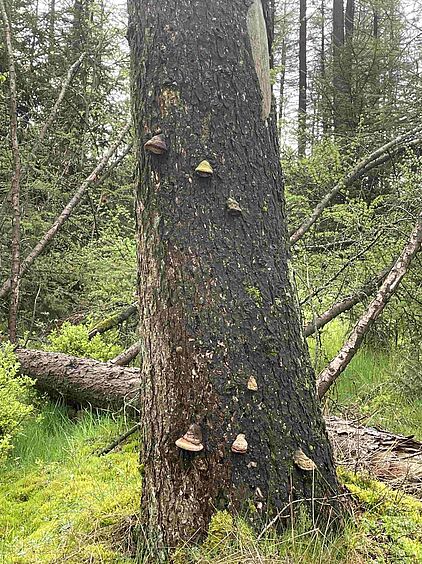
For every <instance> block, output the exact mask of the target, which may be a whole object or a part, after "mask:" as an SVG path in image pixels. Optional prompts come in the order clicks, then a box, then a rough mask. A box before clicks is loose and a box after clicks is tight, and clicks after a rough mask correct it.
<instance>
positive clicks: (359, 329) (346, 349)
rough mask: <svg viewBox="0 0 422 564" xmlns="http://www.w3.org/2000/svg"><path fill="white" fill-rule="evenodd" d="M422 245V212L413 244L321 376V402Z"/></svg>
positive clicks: (402, 255) (402, 254) (412, 238)
mask: <svg viewBox="0 0 422 564" xmlns="http://www.w3.org/2000/svg"><path fill="white" fill-rule="evenodd" d="M421 244H422V212H421V213H420V214H419V217H418V220H417V222H416V225H415V227H414V229H413V231H412V233H411V235H410V237H409V241H408V242H407V244H406V246H405V247H404V249H403V251H402V253H401V254H400V256H399V258H398V259H397V261H396V263H395V264H394V266H393V267H392V268H391V270H390V272H389V273H388V275H387V276H386V278H385V280H384V282H383V283H382V285H381V287H380V289H379V290H378V292H377V295H376V296H375V298H374V299H373V300H372V301H371V303H370V304H369V306H368V307H367V309H366V311H365V312H364V314H363V315H362V317H361V318H360V319H359V320H358V322H357V323H356V325H355V326H354V328H353V330H352V332H351V334H350V336H349V338H348V339H347V341H346V342H345V343H344V345H343V347H342V348H341V349H340V351H339V352H338V354H337V355H336V356H335V357H334V358H333V360H332V361H331V362H330V363H329V364H328V365H327V366H326V368H324V370H323V371H322V372H321V374H320V375H319V377H318V381H317V390H318V397H319V398H320V399H321V398H322V397H323V396H324V395H325V394H326V393H327V391H328V390H329V388H330V387H331V386H332V385H333V384H334V382H335V381H336V379H337V378H338V377H339V376H340V374H341V373H342V372H343V371H344V370H345V369H346V367H347V366H348V364H349V363H350V361H351V360H352V358H353V357H354V356H355V354H356V352H357V350H358V349H359V347H360V345H361V343H362V341H363V339H364V337H365V335H366V333H367V332H368V331H369V329H370V328H371V327H372V325H373V324H374V323H375V321H376V320H377V319H378V317H379V316H380V315H381V313H382V311H383V310H384V308H385V306H386V305H387V303H388V302H389V300H390V298H391V296H392V295H393V294H394V293H395V292H396V291H397V288H398V287H399V284H400V282H401V280H402V278H403V276H405V274H406V272H407V271H408V269H409V266H410V263H411V262H412V259H413V258H414V256H415V255H416V253H417V252H418V251H419V250H420V248H421Z"/></svg>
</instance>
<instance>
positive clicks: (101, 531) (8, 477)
mask: <svg viewBox="0 0 422 564" xmlns="http://www.w3.org/2000/svg"><path fill="white" fill-rule="evenodd" d="M129 424H130V423H129ZM125 426H126V424H125V422H124V421H123V420H121V419H119V420H117V421H113V420H112V419H111V418H110V417H105V416H102V417H97V416H95V415H93V414H91V413H89V412H83V414H82V417H80V418H79V420H78V422H76V423H75V422H72V421H70V420H69V418H68V417H67V415H66V411H65V410H64V409H63V408H59V407H52V406H49V405H46V406H45V407H44V409H43V411H42V419H41V421H40V422H38V423H36V422H31V423H30V424H29V425H28V426H27V427H26V428H25V430H24V433H23V434H22V436H21V437H20V438H19V440H18V443H17V445H16V451H15V455H17V456H16V458H15V460H14V461H11V463H9V464H8V466H7V467H4V468H3V469H2V470H1V471H0V507H1V508H2V511H1V512H0V553H1V555H2V557H3V559H4V560H2V559H1V557H0V561H1V562H7V563H8V564H53V563H56V562H69V563H70V564H85V563H86V564H88V563H98V564H99V563H102V564H124V563H127V564H128V563H130V562H133V560H132V558H130V556H129V555H128V551H127V548H128V543H129V536H130V528H131V526H132V523H133V521H134V517H133V515H134V514H135V513H136V512H137V511H138V508H139V499H140V478H139V473H138V454H137V452H136V450H137V449H136V446H137V445H136V441H135V440H132V442H130V443H127V444H125V445H124V446H123V447H121V449H120V450H117V451H115V452H113V453H111V454H109V455H107V456H103V457H98V456H97V455H95V454H93V453H94V452H95V451H96V450H97V449H99V448H102V447H104V446H105V445H107V444H108V443H109V442H111V441H112V440H113V438H114V437H115V436H116V435H118V434H119V433H121V432H122V431H123V430H124V428H125ZM52 445H54V446H53V447H52ZM12 462H13V464H12Z"/></svg>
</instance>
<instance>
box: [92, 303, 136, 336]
mask: <svg viewBox="0 0 422 564" xmlns="http://www.w3.org/2000/svg"><path fill="white" fill-rule="evenodd" d="M137 311H138V304H137V302H134V303H133V304H130V306H129V307H127V308H125V309H124V310H123V311H121V312H120V313H116V314H115V315H112V316H111V317H108V318H107V319H103V320H102V321H100V322H99V323H97V325H96V326H95V327H94V329H92V330H91V331H90V332H89V333H88V338H89V339H93V338H94V337H95V335H101V334H102V333H105V332H106V331H110V330H111V329H113V328H114V327H117V326H118V325H121V324H122V323H124V322H125V321H127V320H128V319H129V318H130V317H132V315H135V314H136V313H137Z"/></svg>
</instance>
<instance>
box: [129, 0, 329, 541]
mask: <svg viewBox="0 0 422 564" xmlns="http://www.w3.org/2000/svg"><path fill="white" fill-rule="evenodd" d="M129 12H130V22H129V34H128V35H129V43H130V46H131V58H132V77H133V82H132V94H133V116H134V125H135V131H136V136H137V138H138V143H139V149H138V151H137V154H138V157H139V162H138V187H137V204H136V207H137V228H138V238H139V240H138V243H139V245H138V248H139V252H138V257H139V296H141V297H142V303H141V304H140V305H141V314H140V317H141V322H140V334H141V336H142V339H143V349H144V350H143V354H142V379H141V382H142V383H141V412H142V417H143V422H144V425H143V429H142V441H141V443H142V452H141V460H142V464H143V467H144V478H143V489H142V510H141V515H142V520H143V525H144V527H143V530H144V532H145V538H146V539H147V540H148V541H149V542H150V543H153V544H154V546H155V547H161V548H162V547H171V546H174V545H175V544H177V543H179V542H182V541H187V540H189V539H191V538H193V537H195V536H196V535H198V534H201V533H203V532H204V531H205V529H206V527H207V524H208V522H209V520H210V517H211V516H212V514H213V512H214V511H215V510H216V509H217V508H228V509H229V510H230V511H233V512H235V511H242V510H243V509H245V508H249V509H250V508H251V507H256V512H255V513H253V515H254V518H256V521H259V520H260V518H261V515H262V517H263V518H265V519H267V518H268V517H270V516H271V515H274V514H276V513H277V511H278V510H279V509H280V508H281V507H282V506H283V504H285V503H286V502H287V501H288V500H289V498H290V499H291V497H292V496H293V497H294V498H298V499H299V498H300V499H305V498H312V497H314V496H315V497H317V498H324V499H326V500H327V503H331V502H332V503H335V502H334V501H333V500H331V501H328V498H329V497H330V495H331V494H335V493H336V491H337V485H336V478H335V475H334V469H333V464H332V457H331V452H330V447H329V443H328V441H327V437H326V433H325V429H324V424H323V420H322V417H321V413H320V410H319V406H318V404H317V401H316V397H315V391H314V376H313V373H312V369H311V366H310V362H309V357H308V352H307V349H306V346H305V343H304V342H303V340H302V337H301V327H300V320H299V313H298V308H297V305H296V302H295V299H294V293H293V289H292V285H291V283H290V278H289V273H288V236H287V231H286V224H287V221H286V214H285V204H284V198H283V193H282V191H281V187H282V185H283V183H282V174H281V169H280V164H279V155H278V147H277V142H276V136H275V124H274V123H273V119H272V115H271V113H270V109H271V86H270V80H269V59H270V55H269V52H268V45H269V43H270V44H271V35H272V23H271V15H270V4H269V2H268V1H265V2H263V4H262V5H261V1H260V0H255V1H253V2H251V1H250V0H233V1H232V2H227V1H226V0H214V1H213V2H206V1H205V0H201V1H199V0H198V1H195V2H190V1H188V0H177V1H176V0H167V1H165V2H161V3H157V2H153V1H152V0H131V1H130V2H129ZM267 29H268V32H269V33H268V35H267ZM269 38H270V39H269ZM158 132H160V133H161V134H163V135H164V136H165V141H166V144H167V146H168V152H167V153H165V154H162V155H153V154H150V153H147V152H146V150H145V149H144V147H143V144H144V143H145V141H147V140H148V139H150V138H151V136H152V135H155V134H157V133H158ZM202 159H207V160H208V161H209V162H210V163H211V164H212V166H213V168H214V174H213V176H211V177H208V178H201V177H199V176H197V175H195V173H194V171H195V167H196V166H197V165H198V163H199V162H200V161H202ZM229 198H232V199H234V200H236V201H237V203H238V204H239V208H240V209H241V211H239V209H237V211H236V210H234V209H231V210H230V209H229V206H232V208H233V202H232V201H231V202H230V201H228V199H229ZM251 377H254V378H255V380H256V381H257V384H258V390H257V391H251V390H249V389H248V380H249V379H250V378H251ZM191 424H197V425H199V426H200V428H201V430H202V434H203V444H204V449H203V451H202V452H200V453H195V454H192V453H186V452H184V451H182V450H180V449H179V448H178V447H176V446H175V441H176V440H177V439H179V438H180V437H181V436H182V435H183V434H184V433H186V431H187V429H188V427H189V426H190V425H191ZM238 434H245V436H246V439H247V442H248V445H249V446H248V450H247V452H246V453H245V454H236V453H233V452H232V451H231V446H232V443H233V441H234V440H235V438H236V436H237V435H238ZM298 449H302V450H303V451H304V452H305V453H306V454H307V455H308V456H310V457H312V459H313V460H314V461H315V463H316V464H317V471H316V472H315V474H314V476H313V475H312V473H311V472H308V473H307V472H305V471H303V470H300V469H299V468H298V467H297V466H295V464H294V462H293V455H294V453H295V451H296V450H298ZM291 485H293V490H292V489H291ZM257 492H258V493H257ZM261 495H262V499H259V498H260V497H261ZM322 513H323V511H322V512H321V515H322Z"/></svg>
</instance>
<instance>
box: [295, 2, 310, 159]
mask: <svg viewBox="0 0 422 564" xmlns="http://www.w3.org/2000/svg"><path fill="white" fill-rule="evenodd" d="M299 26H300V27H299V112H298V144H297V152H298V155H299V156H300V157H303V156H304V155H305V153H306V88H307V73H308V68H307V61H306V55H307V53H306V49H307V41H306V30H307V19H306V0H300V3H299Z"/></svg>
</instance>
